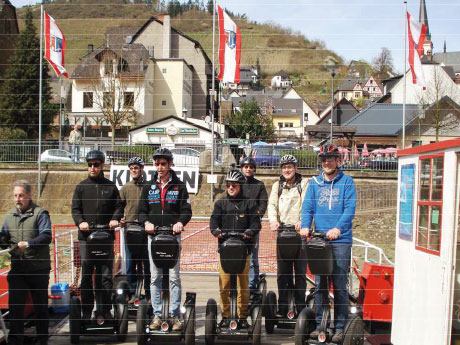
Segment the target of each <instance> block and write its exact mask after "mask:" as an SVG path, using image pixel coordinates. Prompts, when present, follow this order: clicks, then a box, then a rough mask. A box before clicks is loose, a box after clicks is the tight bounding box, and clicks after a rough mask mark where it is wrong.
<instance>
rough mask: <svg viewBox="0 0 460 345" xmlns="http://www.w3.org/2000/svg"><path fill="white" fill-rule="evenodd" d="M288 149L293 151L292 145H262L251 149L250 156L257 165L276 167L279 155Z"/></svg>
mask: <svg viewBox="0 0 460 345" xmlns="http://www.w3.org/2000/svg"><path fill="white" fill-rule="evenodd" d="M288 151H293V149H292V147H289V146H281V145H263V146H256V147H253V149H252V154H251V156H252V157H253V158H254V160H255V161H256V165H257V166H258V167H259V166H260V167H277V166H278V165H279V163H280V159H281V157H282V156H283V155H284V154H286V152H288Z"/></svg>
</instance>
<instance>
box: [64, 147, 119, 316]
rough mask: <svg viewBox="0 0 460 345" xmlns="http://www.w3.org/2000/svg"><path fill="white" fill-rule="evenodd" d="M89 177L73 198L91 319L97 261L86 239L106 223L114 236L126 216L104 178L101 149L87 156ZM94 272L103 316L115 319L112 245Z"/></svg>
mask: <svg viewBox="0 0 460 345" xmlns="http://www.w3.org/2000/svg"><path fill="white" fill-rule="evenodd" d="M86 161H87V162H88V178H87V179H85V180H83V181H81V182H80V183H79V184H78V185H77V186H76V187H75V192H74V194H73V198H72V217H73V220H74V222H75V225H76V226H78V229H79V231H78V240H79V242H80V255H81V275H82V277H81V303H82V311H83V320H89V319H91V312H92V310H93V307H94V291H93V290H94V287H93V270H94V266H95V265H94V262H92V261H90V260H89V253H88V244H87V242H86V241H87V239H88V236H89V235H90V233H91V228H93V227H94V226H96V225H106V226H107V230H105V231H106V232H107V233H109V234H110V235H111V236H112V238H113V239H115V236H114V232H113V229H114V228H116V227H117V226H118V222H119V221H120V219H121V217H122V215H123V206H122V204H121V201H120V193H119V192H118V188H117V186H116V185H115V183H113V182H112V181H110V180H108V179H106V178H105V177H104V173H103V169H104V162H105V155H104V153H103V152H101V151H99V150H92V151H90V152H88V154H87V155H86ZM97 266H98V269H97V270H96V274H95V279H94V282H95V288H96V291H100V292H102V294H103V314H104V315H103V316H104V319H108V320H110V319H112V315H111V313H110V310H111V309H112V288H113V280H112V266H113V247H112V249H111V255H110V257H109V259H108V260H106V261H104V262H103V263H98V265H97Z"/></svg>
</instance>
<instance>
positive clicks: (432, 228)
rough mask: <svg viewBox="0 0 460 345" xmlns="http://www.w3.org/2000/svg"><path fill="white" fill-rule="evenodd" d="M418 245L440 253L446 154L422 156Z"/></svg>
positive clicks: (421, 248)
mask: <svg viewBox="0 0 460 345" xmlns="http://www.w3.org/2000/svg"><path fill="white" fill-rule="evenodd" d="M419 165H420V167H419V171H420V175H419V195H418V200H417V210H418V224H417V242H416V247H417V248H418V249H420V250H423V251H426V252H428V253H432V254H439V252H440V245H441V220H442V219H441V215H442V179H443V166H444V156H443V155H434V156H426V157H420V164H419Z"/></svg>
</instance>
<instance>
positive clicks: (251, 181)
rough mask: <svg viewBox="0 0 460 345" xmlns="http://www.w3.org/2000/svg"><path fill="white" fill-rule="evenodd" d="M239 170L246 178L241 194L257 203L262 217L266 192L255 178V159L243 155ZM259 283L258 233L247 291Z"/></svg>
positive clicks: (252, 289)
mask: <svg viewBox="0 0 460 345" xmlns="http://www.w3.org/2000/svg"><path fill="white" fill-rule="evenodd" d="M240 166H241V172H242V173H243V175H244V177H245V178H246V183H245V184H244V185H243V195H244V196H245V197H246V198H248V199H251V200H254V201H255V202H256V203H257V213H258V214H259V216H260V218H262V217H263V216H264V214H265V211H266V210H267V204H268V194H267V189H266V188H265V184H264V183H263V182H262V181H260V180H258V179H256V178H255V177H254V174H255V172H256V161H255V160H254V158H251V157H245V158H243V159H242V160H241V161H240ZM258 283H259V234H257V235H256V236H255V239H254V247H253V248H252V252H251V260H250V263H249V292H250V293H253V292H254V291H255V290H256V288H257V284H258Z"/></svg>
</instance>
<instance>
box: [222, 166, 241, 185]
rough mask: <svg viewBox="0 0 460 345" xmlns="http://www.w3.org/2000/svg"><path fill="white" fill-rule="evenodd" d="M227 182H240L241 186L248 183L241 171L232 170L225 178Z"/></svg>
mask: <svg viewBox="0 0 460 345" xmlns="http://www.w3.org/2000/svg"><path fill="white" fill-rule="evenodd" d="M225 182H238V183H239V184H242V183H244V182H246V178H245V177H244V175H243V173H242V172H241V171H239V170H236V169H231V170H229V171H228V173H227V176H226V177H225Z"/></svg>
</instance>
